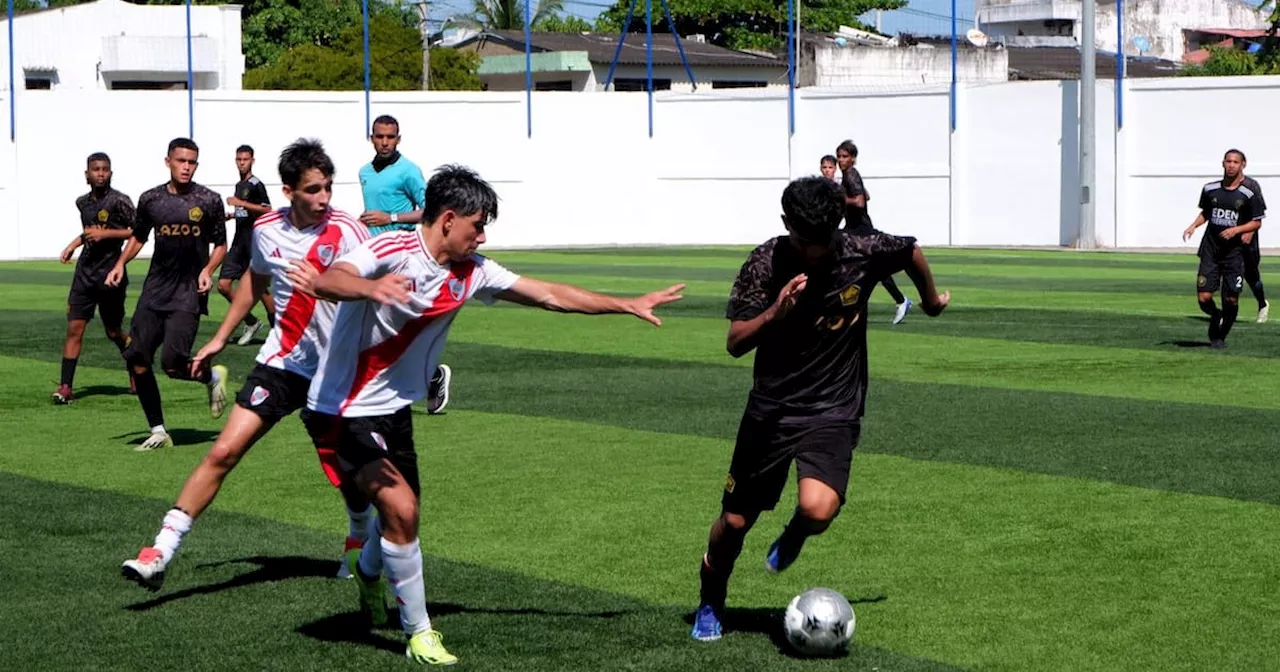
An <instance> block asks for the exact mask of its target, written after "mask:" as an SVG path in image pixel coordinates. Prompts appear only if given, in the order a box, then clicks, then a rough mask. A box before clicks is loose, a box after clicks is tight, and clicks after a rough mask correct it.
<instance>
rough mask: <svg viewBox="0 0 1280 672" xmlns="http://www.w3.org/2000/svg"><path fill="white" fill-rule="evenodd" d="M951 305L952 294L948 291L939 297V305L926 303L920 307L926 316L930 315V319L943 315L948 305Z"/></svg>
mask: <svg viewBox="0 0 1280 672" xmlns="http://www.w3.org/2000/svg"><path fill="white" fill-rule="evenodd" d="M950 303H951V292H949V291H947V292H943V293H941V294H939V295H938V301H937V303H929V302H927V301H926V302H924V305H923V306H921V307H920V309H921V310H923V311H924V314H925V315H928V316H929V317H937V316H939V315H941V314H942V311H943V310H945V309H946V307H947V305H948V304H950Z"/></svg>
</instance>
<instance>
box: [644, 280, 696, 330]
mask: <svg viewBox="0 0 1280 672" xmlns="http://www.w3.org/2000/svg"><path fill="white" fill-rule="evenodd" d="M684 287H685V286H684V283H680V284H678V285H672V286H670V287H668V288H666V289H663V290H660V291H657V292H649V293H648V294H645V295H644V296H637V297H636V298H634V299H632V300H631V314H632V315H635V316H636V317H638V318H640V319H642V320H644V321H645V322H648V323H649V324H652V325H653V326H655V327H661V326H662V320H660V319H658V316H657V315H654V314H653V310H654V309H655V308H657V307H658V306H665V305H667V304H668V303H673V302H675V301H679V300H680V299H683V298H684V295H682V294H681V293H680V291H681V290H683V289H684Z"/></svg>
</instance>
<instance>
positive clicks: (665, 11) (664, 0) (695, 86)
mask: <svg viewBox="0 0 1280 672" xmlns="http://www.w3.org/2000/svg"><path fill="white" fill-rule="evenodd" d="M662 13H663V14H666V16H667V27H668V28H670V29H671V38H672V39H674V40H675V41H676V51H678V52H680V62H681V63H682V64H684V72H685V74H686V75H688V76H689V84H690V85H692V87H693V90H694V91H697V90H698V82H697V80H695V79H694V78H693V68H691V67H689V59H688V58H686V57H685V55H684V43H683V42H682V41H681V40H680V33H678V32H676V22H675V21H672V20H671V6H670V5H668V4H667V0H662Z"/></svg>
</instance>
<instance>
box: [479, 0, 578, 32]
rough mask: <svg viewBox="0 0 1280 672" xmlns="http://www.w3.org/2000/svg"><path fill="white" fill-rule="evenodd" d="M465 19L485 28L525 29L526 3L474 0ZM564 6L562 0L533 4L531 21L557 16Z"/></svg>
mask: <svg viewBox="0 0 1280 672" xmlns="http://www.w3.org/2000/svg"><path fill="white" fill-rule="evenodd" d="M473 1H474V5H473V7H472V10H471V14H470V16H468V17H467V18H466V19H465V21H466V22H467V23H471V24H473V25H475V26H477V27H480V28H483V29H485V30H523V29H524V8H525V3H524V2H520V0H473ZM563 7H564V5H563V4H561V0H540V2H538V4H536V5H533V6H531V11H532V12H533V16H532V17H530V18H531V19H532V20H531V21H530V23H532V24H533V25H535V26H536V25H538V24H540V23H543V22H545V21H547V20H548V19H551V18H553V17H556V16H557V15H558V13H559V12H560V10H561V9H562V8H563Z"/></svg>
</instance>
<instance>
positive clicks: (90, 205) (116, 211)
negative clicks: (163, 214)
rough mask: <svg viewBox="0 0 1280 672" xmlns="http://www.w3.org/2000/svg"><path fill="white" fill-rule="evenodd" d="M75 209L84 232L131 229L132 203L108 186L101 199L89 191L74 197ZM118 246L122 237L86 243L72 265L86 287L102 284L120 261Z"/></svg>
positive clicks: (121, 244)
mask: <svg viewBox="0 0 1280 672" xmlns="http://www.w3.org/2000/svg"><path fill="white" fill-rule="evenodd" d="M76 209H77V210H79V211H80V225H81V226H82V227H84V228H85V229H86V230H87V229H102V228H105V229H131V228H133V220H134V210H133V201H132V200H131V199H130V198H129V197H128V196H126V195H125V194H124V193H122V192H119V191H116V190H115V189H112V188H110V187H108V188H107V190H106V191H105V192H103V194H102V195H101V196H95V195H94V193H93V192H92V191H91V192H89V193H87V194H85V195H84V196H81V197H80V198H77V199H76ZM122 247H124V239H123V238H116V239H114V240H100V241H98V242H96V243H91V242H88V241H86V242H85V244H84V247H83V249H82V250H81V252H80V259H79V260H78V261H77V262H76V275H77V276H79V280H80V281H81V282H82V283H86V286H94V285H100V284H102V283H103V282H104V281H105V280H106V279H107V274H108V273H110V272H111V269H112V268H113V267H115V265H116V261H117V260H119V259H120V249H121V248H122Z"/></svg>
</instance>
